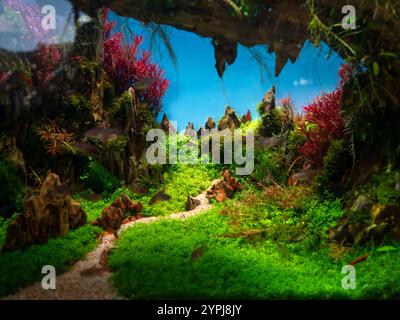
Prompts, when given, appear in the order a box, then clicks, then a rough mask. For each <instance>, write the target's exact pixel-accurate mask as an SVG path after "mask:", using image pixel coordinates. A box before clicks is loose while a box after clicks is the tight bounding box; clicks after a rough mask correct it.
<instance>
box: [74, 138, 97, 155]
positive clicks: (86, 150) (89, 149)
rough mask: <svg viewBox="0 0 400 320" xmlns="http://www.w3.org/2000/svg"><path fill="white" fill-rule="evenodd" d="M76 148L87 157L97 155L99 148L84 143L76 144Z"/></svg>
mask: <svg viewBox="0 0 400 320" xmlns="http://www.w3.org/2000/svg"><path fill="white" fill-rule="evenodd" d="M75 148H76V149H77V150H78V151H79V152H81V153H83V154H84V155H86V156H90V155H93V154H95V153H97V148H96V147H95V146H94V145H92V144H90V143H87V142H83V141H78V142H75Z"/></svg>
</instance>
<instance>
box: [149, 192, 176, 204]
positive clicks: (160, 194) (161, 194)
mask: <svg viewBox="0 0 400 320" xmlns="http://www.w3.org/2000/svg"><path fill="white" fill-rule="evenodd" d="M168 200H171V196H169V195H168V194H166V193H164V192H162V191H159V192H157V193H156V194H155V195H154V196H153V197H152V198H151V199H150V201H149V204H150V205H152V204H155V203H157V202H163V201H168Z"/></svg>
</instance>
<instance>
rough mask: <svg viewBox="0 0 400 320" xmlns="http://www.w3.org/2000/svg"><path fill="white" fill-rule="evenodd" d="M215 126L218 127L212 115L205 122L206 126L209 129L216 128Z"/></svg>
mask: <svg viewBox="0 0 400 320" xmlns="http://www.w3.org/2000/svg"><path fill="white" fill-rule="evenodd" d="M215 127H216V124H215V122H214V119H213V118H212V117H209V118H208V120H207V122H206V124H205V128H206V129H207V130H212V129H215Z"/></svg>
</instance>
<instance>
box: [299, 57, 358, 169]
mask: <svg viewBox="0 0 400 320" xmlns="http://www.w3.org/2000/svg"><path fill="white" fill-rule="evenodd" d="M352 72H353V69H352V68H351V67H350V66H348V65H342V66H341V68H340V70H339V76H340V81H339V85H338V86H337V88H336V89H335V90H334V91H333V92H330V93H324V94H321V95H320V96H318V97H317V98H316V99H315V100H314V101H313V102H312V103H311V104H309V105H308V106H306V107H304V108H303V110H304V113H305V114H304V119H303V121H301V122H300V124H299V128H300V130H301V131H302V132H303V133H304V134H305V135H306V137H307V142H306V143H305V144H304V145H303V146H301V147H300V148H299V151H300V153H301V154H303V156H304V158H305V159H306V160H307V161H308V162H309V163H311V164H312V165H313V166H315V167H317V168H318V167H321V166H322V162H323V157H324V156H325V155H326V153H327V151H328V148H329V146H330V145H331V143H332V142H333V141H334V140H337V139H341V138H342V137H343V135H344V121H343V118H342V116H341V114H340V101H341V98H342V93H343V86H344V85H345V83H346V82H347V81H348V80H349V79H350V77H351V74H352Z"/></svg>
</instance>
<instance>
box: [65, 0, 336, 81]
mask: <svg viewBox="0 0 400 320" xmlns="http://www.w3.org/2000/svg"><path fill="white" fill-rule="evenodd" d="M72 3H73V4H74V5H76V6H77V8H80V9H82V10H84V11H86V12H87V13H89V14H92V15H93V12H94V10H95V9H97V8H101V7H102V6H104V5H105V6H107V7H109V8H110V9H112V10H113V11H115V12H116V13H118V14H119V15H123V16H128V17H132V18H135V19H137V20H139V21H142V22H145V23H148V22H154V23H157V24H163V25H170V26H173V27H176V28H178V29H183V30H186V31H189V32H195V33H196V34H198V35H200V36H202V37H207V38H210V39H213V45H214V50H215V59H216V68H217V71H218V74H219V75H220V76H222V74H223V72H224V70H225V65H226V63H228V64H232V63H233V62H234V61H235V59H236V51H237V45H238V44H241V45H244V46H247V47H253V46H255V45H260V44H269V46H268V50H269V53H272V52H275V54H276V57H277V58H276V60H277V61H276V67H275V74H276V75H278V74H279V73H280V71H281V70H282V69H283V67H284V66H285V64H286V63H287V61H288V60H290V61H292V62H294V61H295V60H296V58H297V56H298V54H299V52H300V51H301V49H302V47H303V44H304V42H305V41H306V39H307V38H308V35H309V31H308V22H309V20H310V17H309V12H308V9H307V7H306V6H305V4H304V3H303V2H302V1H301V2H298V3H293V1H292V0H271V1H268V3H262V2H260V3H259V4H258V3H257V2H255V1H252V4H251V6H254V7H253V8H252V10H251V12H250V13H248V14H247V16H245V15H244V13H243V12H242V11H241V10H240V8H239V9H238V8H236V9H235V8H234V7H232V5H230V4H229V2H228V1H209V0H199V1H195V2H194V3H193V2H191V1H177V2H174V4H173V5H171V2H170V1H168V0H161V1H157V2H154V0H127V1H122V0H111V1H110V0H108V1H106V0H100V1H85V0H72ZM318 4H319V5H320V6H321V7H322V5H328V6H333V4H332V1H330V2H328V1H327V0H319V1H318Z"/></svg>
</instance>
